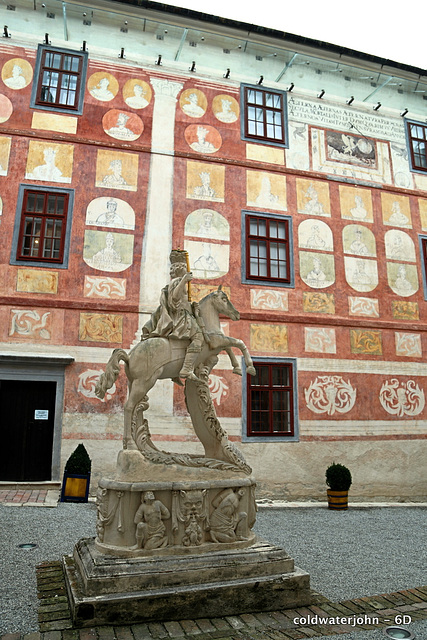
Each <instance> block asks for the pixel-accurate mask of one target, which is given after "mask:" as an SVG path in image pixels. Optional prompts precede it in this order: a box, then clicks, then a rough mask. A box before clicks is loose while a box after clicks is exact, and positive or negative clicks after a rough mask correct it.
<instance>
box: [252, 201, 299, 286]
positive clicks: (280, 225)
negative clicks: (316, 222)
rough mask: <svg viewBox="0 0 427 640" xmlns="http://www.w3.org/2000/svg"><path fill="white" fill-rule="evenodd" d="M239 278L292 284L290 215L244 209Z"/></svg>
mask: <svg viewBox="0 0 427 640" xmlns="http://www.w3.org/2000/svg"><path fill="white" fill-rule="evenodd" d="M243 229H244V236H245V237H244V240H245V242H244V246H245V250H244V255H243V261H242V263H243V265H244V266H243V268H244V273H243V281H244V282H248V283H274V284H277V285H281V286H293V265H292V261H291V255H292V248H291V218H290V217H288V216H272V215H268V214H264V213H249V212H247V211H245V212H244V218H243Z"/></svg>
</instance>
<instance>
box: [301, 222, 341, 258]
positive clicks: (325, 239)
mask: <svg viewBox="0 0 427 640" xmlns="http://www.w3.org/2000/svg"><path fill="white" fill-rule="evenodd" d="M298 244H299V247H300V248H302V249H317V250H319V251H333V250H334V240H333V236H332V230H331V228H330V226H329V225H327V224H326V223H325V222H322V221H321V220H313V219H310V220H304V221H303V222H301V224H300V225H299V227H298Z"/></svg>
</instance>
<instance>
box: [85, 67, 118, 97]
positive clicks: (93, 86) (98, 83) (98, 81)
mask: <svg viewBox="0 0 427 640" xmlns="http://www.w3.org/2000/svg"><path fill="white" fill-rule="evenodd" d="M87 89H88V91H89V93H90V95H91V96H92V98H95V99H96V100H99V101H100V102H109V101H110V100H112V99H113V98H115V96H116V95H117V93H118V91H119V83H118V82H117V80H116V78H115V77H114V76H112V75H111V73H107V72H106V71H97V72H96V73H93V74H92V75H91V76H90V77H89V78H88V81H87Z"/></svg>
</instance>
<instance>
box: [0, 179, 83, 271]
mask: <svg viewBox="0 0 427 640" xmlns="http://www.w3.org/2000/svg"><path fill="white" fill-rule="evenodd" d="M73 202H74V191H73V190H72V189H61V188H51V187H48V188H44V187H40V186H38V185H37V186H35V185H27V184H25V185H20V188H19V194H18V204H17V210H16V217H15V228H14V234H13V241H12V253H11V261H10V262H11V264H20V265H23V264H27V265H29V266H43V265H51V266H56V267H58V268H63V269H65V268H67V267H68V254H69V245H70V233H71V218H72V210H73Z"/></svg>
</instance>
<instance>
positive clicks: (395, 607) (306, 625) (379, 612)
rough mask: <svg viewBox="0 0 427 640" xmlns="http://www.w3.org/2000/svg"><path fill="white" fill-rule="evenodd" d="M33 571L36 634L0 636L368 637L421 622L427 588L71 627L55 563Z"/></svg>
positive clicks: (78, 639)
mask: <svg viewBox="0 0 427 640" xmlns="http://www.w3.org/2000/svg"><path fill="white" fill-rule="evenodd" d="M36 571H37V589H38V595H39V601H40V607H39V625H40V632H37V633H29V634H26V635H21V634H19V633H9V634H5V635H3V636H1V638H0V640H157V639H159V640H161V639H169V638H178V639H182V640H189V639H190V638H192V639H193V640H215V639H217V640H291V639H292V640H295V639H297V638H311V637H315V636H330V637H331V640H332V636H334V637H338V636H339V635H341V634H351V637H353V634H355V633H356V637H359V636H360V640H362V638H363V639H364V638H366V637H368V636H369V637H373V636H371V634H370V632H371V631H373V630H377V631H379V630H380V629H382V628H384V627H387V626H391V625H393V624H398V625H399V626H402V624H404V625H408V624H409V623H417V622H418V621H421V620H427V586H420V587H417V588H415V589H406V590H403V591H397V592H394V593H387V594H381V595H377V596H371V597H362V598H355V599H353V600H345V601H342V602H330V601H329V600H327V598H325V597H324V596H322V595H320V594H318V593H315V592H313V603H312V604H311V605H310V606H307V607H301V608H297V609H283V610H281V611H271V612H268V613H266V612H262V613H255V612H254V613H251V614H248V613H246V614H241V615H236V616H225V617H224V618H211V619H208V618H202V619H198V620H180V621H170V622H163V623H159V622H153V623H150V622H149V623H143V624H130V625H125V626H102V627H95V628H87V629H73V625H72V622H71V618H70V612H69V607H68V600H67V596H66V590H65V589H66V588H65V581H64V576H63V571H62V564H61V562H59V561H55V562H45V563H42V564H40V565H38V567H37V569H36ZM426 628H427V627H426ZM363 632H364V633H363ZM381 635H382V634H381ZM348 637H349V636H348ZM376 637H379V636H376ZM382 637H384V636H382Z"/></svg>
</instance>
